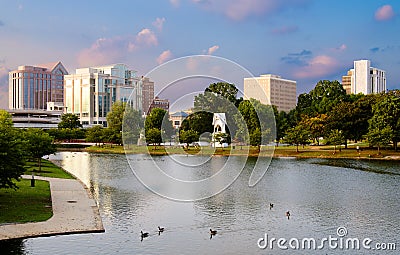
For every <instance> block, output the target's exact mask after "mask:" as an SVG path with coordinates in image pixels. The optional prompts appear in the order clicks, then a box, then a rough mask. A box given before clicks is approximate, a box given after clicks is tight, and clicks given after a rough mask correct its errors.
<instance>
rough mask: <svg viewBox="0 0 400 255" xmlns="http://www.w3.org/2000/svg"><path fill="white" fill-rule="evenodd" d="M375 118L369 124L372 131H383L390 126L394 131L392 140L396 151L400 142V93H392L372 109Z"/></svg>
mask: <svg viewBox="0 0 400 255" xmlns="http://www.w3.org/2000/svg"><path fill="white" fill-rule="evenodd" d="M372 112H373V116H372V118H371V120H370V122H369V124H370V126H369V127H370V129H371V128H372V129H376V126H378V127H379V129H383V128H385V127H386V126H389V127H390V128H391V130H392V132H391V138H390V140H391V141H392V142H393V146H394V149H395V150H397V143H398V142H399V140H400V91H390V92H389V93H387V94H384V95H382V97H381V98H380V99H379V100H378V101H377V103H376V104H375V105H374V106H373V107H372Z"/></svg>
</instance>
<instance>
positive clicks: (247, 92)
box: [244, 74, 297, 112]
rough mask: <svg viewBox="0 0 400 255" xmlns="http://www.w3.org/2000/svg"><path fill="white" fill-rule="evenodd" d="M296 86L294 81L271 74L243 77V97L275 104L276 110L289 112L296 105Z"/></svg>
mask: <svg viewBox="0 0 400 255" xmlns="http://www.w3.org/2000/svg"><path fill="white" fill-rule="evenodd" d="M296 86H297V83H296V81H292V80H287V79H283V78H282V77H281V76H278V75H273V74H264V75H261V76H260V77H253V78H244V97H245V99H250V98H254V99H257V100H259V101H260V102H261V103H262V104H266V105H275V106H276V107H277V109H278V111H285V112H289V111H290V110H292V109H294V108H295V107H296V101H297V94H296Z"/></svg>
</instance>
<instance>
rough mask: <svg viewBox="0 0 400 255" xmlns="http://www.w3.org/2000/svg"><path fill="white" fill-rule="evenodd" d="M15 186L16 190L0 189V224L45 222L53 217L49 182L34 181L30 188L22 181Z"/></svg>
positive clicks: (27, 182)
mask: <svg viewBox="0 0 400 255" xmlns="http://www.w3.org/2000/svg"><path fill="white" fill-rule="evenodd" d="M17 185H18V187H19V189H17V190H13V189H0V212H1V213H0V224H2V223H15V222H18V223H25V222H38V221H45V220H48V219H49V218H50V217H51V216H52V215H53V211H52V208H51V196H50V184H49V182H47V181H40V180H36V181H35V187H31V186H30V185H31V182H30V180H24V179H23V180H21V181H20V182H18V184H17Z"/></svg>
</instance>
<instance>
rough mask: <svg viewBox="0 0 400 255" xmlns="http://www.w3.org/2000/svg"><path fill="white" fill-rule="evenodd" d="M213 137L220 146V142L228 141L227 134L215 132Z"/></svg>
mask: <svg viewBox="0 0 400 255" xmlns="http://www.w3.org/2000/svg"><path fill="white" fill-rule="evenodd" d="M213 139H214V141H216V142H217V143H219V144H220V145H221V146H222V144H224V143H228V142H229V134H227V133H221V132H219V133H215V134H214V136H213ZM223 149H224V148H223V147H222V150H223Z"/></svg>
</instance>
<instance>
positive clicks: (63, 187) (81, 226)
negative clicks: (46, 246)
mask: <svg viewBox="0 0 400 255" xmlns="http://www.w3.org/2000/svg"><path fill="white" fill-rule="evenodd" d="M22 178H24V179H30V178H31V176H29V175H23V176H22ZM35 178H36V179H38V180H44V181H48V182H49V183H50V190H51V202H52V209H53V216H52V217H51V218H50V219H48V220H46V221H41V222H28V223H9V224H4V225H1V226H0V241H2V240H11V239H25V238H35V237H45V236H54V235H69V234H83V233H103V232H105V229H104V226H103V222H102V219H101V216H100V212H99V208H98V206H97V202H96V201H95V200H94V199H93V198H91V196H90V193H89V192H88V190H87V187H86V186H85V185H83V183H82V182H81V181H80V180H79V179H78V178H77V179H61V178H51V177H41V176H35Z"/></svg>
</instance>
